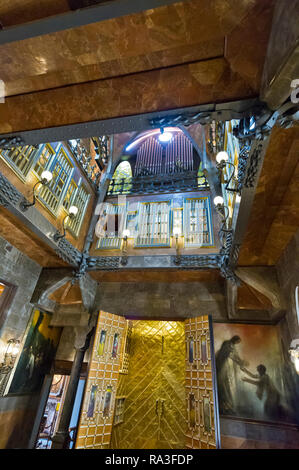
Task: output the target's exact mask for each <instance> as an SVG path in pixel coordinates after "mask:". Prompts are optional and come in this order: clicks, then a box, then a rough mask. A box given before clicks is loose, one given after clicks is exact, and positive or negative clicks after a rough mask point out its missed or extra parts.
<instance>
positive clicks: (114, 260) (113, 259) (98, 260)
mask: <svg viewBox="0 0 299 470" xmlns="http://www.w3.org/2000/svg"><path fill="white" fill-rule="evenodd" d="M120 261H121V257H120V256H97V257H91V258H88V260H87V263H88V268H89V269H100V270H108V271H114V270H116V269H119V264H120Z"/></svg>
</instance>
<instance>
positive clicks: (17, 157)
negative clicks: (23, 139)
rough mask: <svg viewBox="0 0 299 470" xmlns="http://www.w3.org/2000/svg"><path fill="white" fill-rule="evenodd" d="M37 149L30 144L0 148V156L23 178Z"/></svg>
mask: <svg viewBox="0 0 299 470" xmlns="http://www.w3.org/2000/svg"><path fill="white" fill-rule="evenodd" d="M36 153H37V149H36V148H35V147H33V146H32V145H26V146H25V147H15V148H11V149H7V150H3V149H0V156H1V157H2V158H3V159H4V160H5V161H6V162H7V163H8V165H9V166H10V167H11V168H12V169H13V170H14V171H15V172H16V173H17V175H18V176H20V177H21V179H23V178H25V177H26V176H27V175H28V173H29V171H30V169H31V166H32V163H33V160H34V158H35V155H36Z"/></svg>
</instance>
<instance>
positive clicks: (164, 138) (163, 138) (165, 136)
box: [158, 127, 172, 142]
mask: <svg viewBox="0 0 299 470" xmlns="http://www.w3.org/2000/svg"><path fill="white" fill-rule="evenodd" d="M158 139H159V140H160V142H170V141H171V139H172V133H171V132H165V131H164V128H163V127H161V129H160V135H159V137H158Z"/></svg>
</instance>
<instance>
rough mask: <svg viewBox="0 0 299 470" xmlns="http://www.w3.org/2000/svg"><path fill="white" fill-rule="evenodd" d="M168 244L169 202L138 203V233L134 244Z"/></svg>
mask: <svg viewBox="0 0 299 470" xmlns="http://www.w3.org/2000/svg"><path fill="white" fill-rule="evenodd" d="M169 245H170V202H169V201H166V202H147V203H141V204H140V205H139V215H138V235H137V238H136V242H135V246H140V247H142V246H144V247H146V246H169Z"/></svg>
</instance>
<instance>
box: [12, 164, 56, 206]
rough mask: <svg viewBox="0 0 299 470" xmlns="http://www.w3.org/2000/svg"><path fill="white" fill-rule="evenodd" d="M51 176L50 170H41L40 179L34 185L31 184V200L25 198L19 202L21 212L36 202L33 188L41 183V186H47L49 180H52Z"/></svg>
mask: <svg viewBox="0 0 299 470" xmlns="http://www.w3.org/2000/svg"><path fill="white" fill-rule="evenodd" d="M52 178H53V175H52V173H51V172H50V171H47V170H45V171H43V172H42V174H41V180H40V181H38V182H37V183H35V185H34V186H33V188H32V192H33V200H32V202H28V201H27V200H26V199H25V198H24V199H23V200H22V201H21V202H20V208H21V210H22V211H23V212H25V211H26V210H27V209H28V207H32V206H34V204H35V203H36V197H37V195H36V193H35V190H36V188H37V187H38V186H39V185H41V186H47V185H48V184H49V183H50V181H51V180H52Z"/></svg>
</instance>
